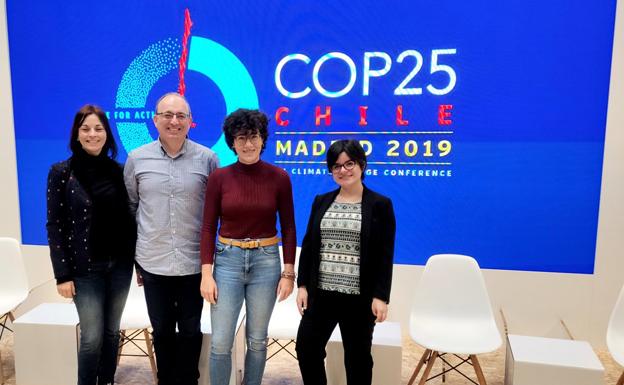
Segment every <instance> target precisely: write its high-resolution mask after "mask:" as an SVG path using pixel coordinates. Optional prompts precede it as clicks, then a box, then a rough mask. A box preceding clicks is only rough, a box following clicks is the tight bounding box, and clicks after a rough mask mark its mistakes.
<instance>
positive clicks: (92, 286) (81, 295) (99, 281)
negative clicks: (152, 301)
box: [74, 260, 132, 385]
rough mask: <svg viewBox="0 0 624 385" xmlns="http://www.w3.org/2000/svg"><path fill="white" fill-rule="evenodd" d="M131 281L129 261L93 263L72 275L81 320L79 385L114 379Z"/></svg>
mask: <svg viewBox="0 0 624 385" xmlns="http://www.w3.org/2000/svg"><path fill="white" fill-rule="evenodd" d="M131 280H132V261H131V260H127V261H115V260H108V261H102V262H94V263H93V264H92V267H91V271H90V272H89V273H88V274H86V275H82V276H79V277H74V287H75V288H76V296H75V297H74V303H75V304H76V309H77V310H78V318H79V319H80V349H79V352H78V385H95V384H96V383H98V384H107V383H112V382H113V378H114V377H115V369H116V368H117V350H118V349H119V322H120V321H121V314H122V313H123V309H124V306H125V304H126V298H127V297H128V290H129V289H130V281H131Z"/></svg>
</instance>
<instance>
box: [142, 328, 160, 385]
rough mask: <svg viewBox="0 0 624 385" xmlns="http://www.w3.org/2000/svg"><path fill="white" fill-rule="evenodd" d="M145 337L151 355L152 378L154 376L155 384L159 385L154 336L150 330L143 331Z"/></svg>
mask: <svg viewBox="0 0 624 385" xmlns="http://www.w3.org/2000/svg"><path fill="white" fill-rule="evenodd" d="M143 335H144V336H145V346H147V354H148V355H149V361H150V366H151V367H152V376H154V384H158V375H157V373H158V372H157V370H156V361H155V360H154V347H153V345H152V336H151V335H150V332H149V330H147V329H143Z"/></svg>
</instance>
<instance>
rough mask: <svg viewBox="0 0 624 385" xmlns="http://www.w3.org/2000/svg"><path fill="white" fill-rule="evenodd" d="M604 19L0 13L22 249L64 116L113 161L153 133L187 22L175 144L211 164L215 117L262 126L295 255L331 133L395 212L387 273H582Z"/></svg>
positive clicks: (306, 11)
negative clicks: (94, 107)
mask: <svg viewBox="0 0 624 385" xmlns="http://www.w3.org/2000/svg"><path fill="white" fill-rule="evenodd" d="M615 5H616V1H615V0H608V1H600V2H594V1H590V0H575V1H570V0H552V1H548V2H543V1H535V0H528V1H527V0H522V1H521V0H512V1H504V2H495V1H476V2H473V1H469V2H466V1H460V0H448V1H444V2H440V1H433V0H430V1H401V2H380V1H375V0H366V1H358V2H352V1H331V2H330V1H315V2H303V1H287V0H284V1H263V2H249V1H239V0H233V1H223V2H207V1H199V0H198V1H167V2H165V1H150V2H132V1H130V2H128V1H124V2H121V1H108V2H84V1H73V0H72V1H64V2H63V3H62V4H57V3H56V2H49V1H43V0H41V1H29V2H23V1H15V0H7V17H8V28H9V47H10V61H11V75H12V85H13V105H14V116H15V137H16V145H17V161H18V177H19V189H20V205H21V224H22V238H23V242H24V243H26V244H38V245H44V244H46V243H47V242H46V235H45V212H46V211H45V210H46V208H45V201H46V200H45V184H46V175H47V172H48V169H49V166H50V165H51V164H52V163H53V162H56V161H59V160H61V159H64V158H66V157H68V155H69V153H68V143H67V141H68V135H69V129H70V125H71V121H72V118H73V115H74V113H75V112H76V111H77V110H78V108H79V107H80V106H81V105H83V104H85V103H96V104H99V105H101V106H102V107H103V108H104V109H105V110H106V111H107V112H108V114H109V117H110V120H111V124H112V126H113V130H114V132H115V135H116V139H117V140H118V143H119V144H120V147H121V148H120V150H121V151H120V153H121V154H120V157H119V160H120V161H122V162H123V161H124V160H125V158H126V154H127V152H128V151H130V150H132V149H133V148H135V147H137V146H139V145H141V144H143V143H146V142H148V141H150V140H152V139H153V138H156V130H155V128H154V127H153V124H152V123H151V117H152V115H151V114H152V110H153V106H154V103H155V101H156V99H157V98H158V97H159V96H160V95H161V94H163V93H164V92H167V91H172V90H176V89H177V87H178V84H179V73H180V56H181V52H182V47H183V44H184V39H183V34H184V20H185V14H184V10H185V9H186V8H188V9H189V11H190V17H191V19H192V22H193V25H192V28H191V29H190V36H189V38H188V40H187V44H188V46H187V47H188V58H187V60H185V61H184V66H186V70H185V84H186V96H187V97H188V99H189V101H190V103H191V106H192V107H193V116H194V120H195V122H196V123H197V126H196V127H195V128H193V129H192V130H191V134H190V136H191V138H192V139H194V140H197V141H199V142H201V143H203V144H205V145H208V146H210V147H213V148H214V149H215V150H216V151H217V153H218V154H219V156H220V158H221V160H222V163H223V164H227V163H229V162H231V161H233V159H234V158H233V155H232V153H231V152H230V151H229V150H228V149H227V148H226V147H225V146H224V145H223V141H222V138H221V132H220V127H221V122H222V121H223V118H224V116H225V115H226V114H227V113H228V112H230V111H232V110H234V109H235V108H238V107H252V108H253V107H258V108H260V109H261V110H263V111H265V112H266V113H267V114H268V115H269V116H270V117H271V126H270V131H271V136H270V140H269V143H268V145H267V149H266V152H265V153H264V155H263V158H264V159H266V160H267V161H270V162H273V163H275V164H278V165H280V166H282V167H284V169H286V170H287V171H288V172H289V173H290V174H291V178H292V181H293V188H294V194H295V209H296V214H297V228H298V238H299V240H301V239H302V237H303V235H304V234H303V233H304V231H305V224H306V222H307V217H308V213H309V208H310V204H311V202H312V200H313V198H314V195H315V194H319V193H322V192H325V191H328V190H329V189H332V188H333V187H334V184H333V182H332V180H331V177H330V176H329V175H328V174H327V172H326V171H325V168H324V165H323V160H324V155H325V154H324V149H325V148H327V147H328V145H329V143H330V142H331V141H332V140H336V139H339V138H345V137H350V138H356V139H360V140H362V141H363V144H364V146H365V148H366V149H367V150H368V151H369V161H370V165H369V175H367V177H366V180H365V183H366V184H367V185H368V186H369V187H370V188H372V189H374V190H377V191H379V192H381V193H383V194H385V195H388V196H390V197H391V198H392V200H393V202H394V206H395V211H396V216H397V230H398V231H397V247H396V257H395V262H396V263H402V264H423V263H424V262H425V261H426V259H427V258H428V257H429V256H430V255H432V254H435V253H443V252H454V253H465V254H469V255H473V256H474V257H476V258H477V259H478V261H479V263H480V264H481V266H482V267H485V268H494V269H513V270H532V271H553V272H572V273H593V269H594V254H595V246H596V230H597V221H598V210H599V196H600V183H601V172H602V159H603V149H604V137H605V122H606V112H607V100H608V90H609V74H610V64H611V51H612V44H613V29H614V19H615ZM184 66H183V67H184ZM317 108H318V110H319V113H320V115H321V116H318V119H317V115H318V114H317V112H316V111H317ZM327 109H329V110H327ZM328 111H329V114H328V115H330V117H329V118H328V119H325V118H324V117H323V115H324V114H326V113H327V112H328ZM317 120H318V122H317ZM317 123H318V124H317Z"/></svg>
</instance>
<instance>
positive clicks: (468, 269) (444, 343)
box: [408, 254, 502, 385]
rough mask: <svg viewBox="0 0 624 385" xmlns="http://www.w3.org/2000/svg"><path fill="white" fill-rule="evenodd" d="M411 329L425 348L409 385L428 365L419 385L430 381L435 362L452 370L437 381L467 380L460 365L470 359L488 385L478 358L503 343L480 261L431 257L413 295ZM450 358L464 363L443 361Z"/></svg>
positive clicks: (483, 381)
mask: <svg viewBox="0 0 624 385" xmlns="http://www.w3.org/2000/svg"><path fill="white" fill-rule="evenodd" d="M409 331H410V336H411V337H412V339H413V340H414V341H415V342H416V343H417V344H419V345H421V346H423V347H424V348H425V349H426V350H425V353H424V354H423V356H422V357H421V359H420V361H419V362H418V365H417V366H416V369H415V370H414V374H413V375H412V377H411V378H410V380H409V383H408V384H409V385H411V384H413V383H414V381H415V380H416V377H417V376H418V373H419V372H420V369H421V368H422V367H423V365H424V364H425V363H427V366H426V368H425V371H424V373H423V375H422V377H421V380H420V382H419V384H420V385H423V384H424V383H425V382H426V381H428V380H430V379H431V378H428V376H429V373H430V372H431V369H432V367H433V363H434V362H435V360H436V358H440V359H441V360H442V361H443V362H444V365H445V367H446V366H447V365H448V366H449V369H444V368H443V370H442V372H441V373H440V374H438V375H436V376H434V377H432V378H435V377H438V376H444V375H445V374H446V373H447V372H449V371H451V370H455V371H457V372H459V373H460V374H462V375H463V376H464V377H466V375H465V374H463V373H461V372H460V371H459V370H458V369H457V367H458V366H459V365H461V364H464V363H466V362H468V361H469V360H470V361H471V363H472V365H473V367H474V370H475V373H476V375H477V379H478V381H479V384H480V385H486V382H485V377H484V376H483V371H482V370H481V366H480V365H479V361H478V360H477V356H476V355H477V354H481V353H488V352H492V351H494V350H496V349H498V348H499V347H500V346H501V344H502V339H501V336H500V332H499V330H498V328H497V326H496V322H495V320H494V315H493V313H492V307H491V305H490V299H489V296H488V293H487V289H486V287H485V282H484V280H483V276H482V275H481V270H480V268H479V265H478V264H477V261H475V260H474V259H473V258H471V257H468V256H465V255H456V254H440V255H434V256H432V257H431V258H429V260H428V261H427V265H426V266H425V270H424V272H423V275H422V278H421V279H420V283H419V285H418V288H417V289H416V293H415V296H414V302H413V305H412V311H411V315H410V324H409ZM445 354H453V355H455V356H456V357H458V358H460V359H461V360H462V362H461V363H460V364H456V365H451V364H450V363H449V362H448V361H446V359H445V358H444V355H445ZM459 355H465V356H468V357H467V358H463V357H460V356H459ZM466 378H468V377H466ZM468 379H469V380H470V381H472V382H473V383H475V384H476V382H474V381H473V380H471V379H470V378H468Z"/></svg>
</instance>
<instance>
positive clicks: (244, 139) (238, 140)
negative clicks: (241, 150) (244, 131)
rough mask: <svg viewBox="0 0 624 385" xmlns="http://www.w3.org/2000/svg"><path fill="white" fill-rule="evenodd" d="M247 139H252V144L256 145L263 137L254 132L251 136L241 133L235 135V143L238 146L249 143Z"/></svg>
mask: <svg viewBox="0 0 624 385" xmlns="http://www.w3.org/2000/svg"><path fill="white" fill-rule="evenodd" d="M247 141H250V142H251V144H253V145H254V146H257V145H259V144H260V142H261V141H262V138H261V137H260V135H259V134H252V135H249V136H246V135H240V136H236V137H234V144H236V145H237V146H244V145H245V144H247Z"/></svg>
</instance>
